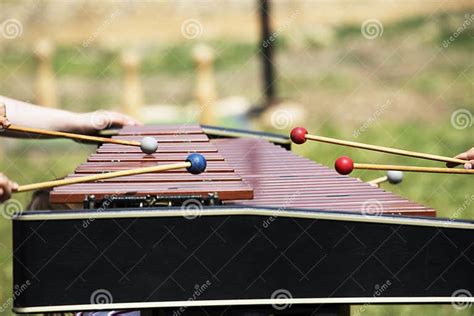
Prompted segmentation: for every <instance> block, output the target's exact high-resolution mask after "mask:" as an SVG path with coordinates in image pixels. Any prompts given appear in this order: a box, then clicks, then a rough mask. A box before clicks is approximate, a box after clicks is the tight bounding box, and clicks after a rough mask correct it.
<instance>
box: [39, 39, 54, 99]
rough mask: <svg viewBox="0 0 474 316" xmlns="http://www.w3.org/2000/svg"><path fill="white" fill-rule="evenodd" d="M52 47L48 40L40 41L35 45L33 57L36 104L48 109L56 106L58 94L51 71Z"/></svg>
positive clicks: (52, 71)
mask: <svg viewBox="0 0 474 316" xmlns="http://www.w3.org/2000/svg"><path fill="white" fill-rule="evenodd" d="M53 55H54V45H53V43H52V42H51V41H50V40H48V39H41V40H39V41H38V42H37V43H36V45H35V50H34V56H35V58H36V61H37V72H36V83H35V93H36V103H37V104H39V105H44V106H48V107H57V106H58V92H57V85H56V78H55V75H54V70H53V63H52V60H53Z"/></svg>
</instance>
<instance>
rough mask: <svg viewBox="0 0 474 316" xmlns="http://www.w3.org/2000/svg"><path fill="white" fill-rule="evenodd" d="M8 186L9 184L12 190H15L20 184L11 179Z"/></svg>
mask: <svg viewBox="0 0 474 316" xmlns="http://www.w3.org/2000/svg"><path fill="white" fill-rule="evenodd" d="M10 186H11V188H12V192H15V191H16V190H18V188H19V187H20V186H19V185H18V183H16V182H13V181H10Z"/></svg>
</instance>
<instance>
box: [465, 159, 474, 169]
mask: <svg viewBox="0 0 474 316" xmlns="http://www.w3.org/2000/svg"><path fill="white" fill-rule="evenodd" d="M473 166H474V160H471V161H469V162H466V163H465V164H464V169H472V168H473Z"/></svg>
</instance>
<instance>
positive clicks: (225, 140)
mask: <svg viewBox="0 0 474 316" xmlns="http://www.w3.org/2000/svg"><path fill="white" fill-rule="evenodd" d="M144 136H151V137H154V138H155V139H156V140H157V141H158V144H159V145H158V148H157V150H156V152H155V153H152V154H144V153H143V152H142V151H141V150H140V148H138V147H136V146H126V145H123V144H117V143H110V142H108V143H104V144H102V145H101V146H99V147H98V149H97V151H96V152H95V153H94V154H92V155H91V156H90V157H89V158H88V160H87V162H85V163H84V164H81V165H80V166H78V167H77V169H76V170H75V172H74V173H73V174H70V175H68V176H67V177H66V180H67V179H74V178H77V177H82V176H92V175H96V174H101V173H104V172H113V171H120V170H128V169H131V168H142V167H149V166H153V165H157V164H158V165H160V164H172V163H178V162H182V161H183V160H184V159H185V158H186V157H187V156H188V155H189V154H190V153H196V152H198V153H200V154H202V155H203V156H204V157H205V158H206V161H207V167H206V170H205V172H203V173H200V174H198V175H194V174H189V173H188V172H186V170H185V169H184V168H182V169H173V170H167V171H163V172H160V173H147V174H136V175H129V176H124V177H118V178H112V179H104V180H100V181H97V182H88V183H78V184H72V185H67V186H61V187H56V188H54V189H53V190H52V192H51V194H50V202H51V203H52V204H54V205H55V206H63V208H64V209H65V210H63V211H48V210H41V211H35V212H24V213H23V214H21V215H19V216H17V217H15V218H14V219H13V243H14V283H15V284H17V285H22V284H28V286H26V287H25V289H24V290H23V291H22V294H21V295H19V296H18V297H16V299H15V303H14V311H15V312H17V313H45V312H66V311H84V310H107V309H115V310H117V309H125V310H134V309H140V310H144V309H150V310H153V311H155V312H157V313H158V314H159V315H181V314H183V313H185V314H186V315H188V314H190V315H194V314H195V315H201V314H202V313H203V309H205V310H206V312H207V313H209V314H213V313H216V314H221V313H226V314H232V313H234V314H235V315H242V314H246V313H249V314H253V315H255V314H259V313H262V314H268V313H273V314H278V313H285V314H291V313H293V314H308V315H309V314H312V315H318V313H319V314H325V315H329V314H347V312H348V309H347V308H345V306H347V304H365V303H374V304H387V303H444V304H446V303H450V302H453V301H456V300H457V299H459V298H458V297H456V295H455V294H453V293H456V291H458V290H460V289H463V290H466V291H470V292H471V293H472V292H473V290H474V288H473V285H474V273H473V271H474V270H473V269H472V265H473V262H474V260H473V255H474V252H473V251H474V248H473V247H472V237H473V234H472V232H473V229H474V223H472V222H469V221H462V220H447V219H439V218H436V217H435V215H436V212H435V210H433V209H431V208H429V207H425V206H422V205H420V204H418V203H415V202H412V201H409V200H407V199H404V198H402V197H399V196H397V195H395V194H393V193H390V192H387V191H384V190H383V189H381V188H378V187H374V186H373V185H370V184H368V183H364V182H362V181H360V180H358V179H355V178H351V177H348V176H345V175H341V174H339V173H338V172H336V171H334V170H332V169H329V168H327V167H324V166H322V165H320V164H318V163H315V162H313V161H311V160H309V159H306V158H303V157H299V156H297V155H295V154H294V153H292V152H291V151H290V150H289V148H290V144H291V143H290V141H289V139H288V138H287V137H283V136H278V135H273V134H265V133H252V132H247V131H241V130H232V129H222V128H215V127H210V126H199V125H182V126H142V127H125V128H123V129H122V130H120V131H119V132H118V134H117V135H114V136H113V137H112V140H114V139H116V140H123V141H131V142H136V141H138V140H140V139H142V138H143V137H144ZM56 208H57V207H56ZM382 288H383V290H380V289H382ZM97 293H100V294H101V296H100V298H99V295H98V294H97ZM461 300H471V301H472V298H465V297H462V298H461ZM290 306H291V307H290ZM282 307H284V310H283V308H282Z"/></svg>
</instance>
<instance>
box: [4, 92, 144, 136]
mask: <svg viewBox="0 0 474 316" xmlns="http://www.w3.org/2000/svg"><path fill="white" fill-rule="evenodd" d="M3 105H4V107H3ZM0 112H1V113H0V115H2V116H5V117H6V118H5V117H3V120H5V119H8V121H9V122H10V123H11V124H13V125H18V126H25V127H30V128H37V129H46V130H50V131H60V132H69V133H81V134H95V133H97V132H98V131H100V130H103V129H105V128H108V127H122V126H125V125H141V123H140V122H139V121H137V120H136V119H134V118H133V117H130V116H128V115H124V114H120V113H116V112H110V111H102V110H99V111H95V112H88V113H75V112H70V111H63V110H58V109H51V108H46V107H43V106H38V105H34V104H29V103H26V102H22V101H18V100H14V99H10V98H7V97H4V96H0ZM0 123H1V124H0V125H2V124H3V123H2V122H0ZM0 127H1V126H0ZM3 135H4V136H15V137H24V136H25V135H24V134H21V133H15V132H11V131H8V128H7V129H6V131H5V132H4V133H3Z"/></svg>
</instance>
